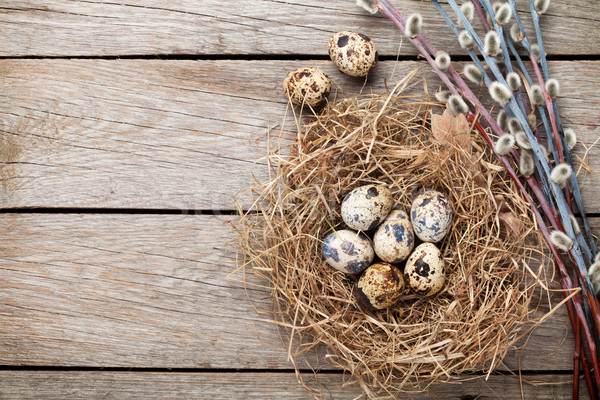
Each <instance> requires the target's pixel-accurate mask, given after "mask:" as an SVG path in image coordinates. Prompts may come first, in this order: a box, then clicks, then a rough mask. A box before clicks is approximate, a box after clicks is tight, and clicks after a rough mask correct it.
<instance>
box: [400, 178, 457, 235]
mask: <svg viewBox="0 0 600 400" xmlns="http://www.w3.org/2000/svg"><path fill="white" fill-rule="evenodd" d="M410 217H411V221H412V226H413V230H414V232H415V234H416V235H417V237H418V238H419V239H421V240H422V241H424V242H432V243H437V242H439V241H440V240H442V239H443V238H444V236H446V233H448V230H449V229H450V225H451V224H452V205H451V204H450V200H448V198H447V197H446V196H445V195H444V194H442V193H440V192H438V191H435V190H425V191H423V192H422V193H421V194H419V195H418V196H417V197H416V198H415V199H414V200H413V202H412V206H411V208H410Z"/></svg>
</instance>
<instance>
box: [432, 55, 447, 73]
mask: <svg viewBox="0 0 600 400" xmlns="http://www.w3.org/2000/svg"><path fill="white" fill-rule="evenodd" d="M435 65H437V67H438V68H439V69H441V70H442V71H446V70H447V69H448V68H449V67H450V55H449V54H448V53H446V52H445V51H438V52H437V54H436V55H435Z"/></svg>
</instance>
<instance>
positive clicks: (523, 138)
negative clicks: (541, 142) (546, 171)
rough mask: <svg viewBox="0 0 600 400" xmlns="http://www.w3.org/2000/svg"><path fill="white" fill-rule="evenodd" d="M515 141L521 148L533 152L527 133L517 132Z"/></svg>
mask: <svg viewBox="0 0 600 400" xmlns="http://www.w3.org/2000/svg"><path fill="white" fill-rule="evenodd" d="M515 140H516V141H517V144H518V145H519V147H520V148H522V149H526V150H531V143H529V139H528V138H527V134H526V133H525V132H523V131H521V132H517V133H516V134H515Z"/></svg>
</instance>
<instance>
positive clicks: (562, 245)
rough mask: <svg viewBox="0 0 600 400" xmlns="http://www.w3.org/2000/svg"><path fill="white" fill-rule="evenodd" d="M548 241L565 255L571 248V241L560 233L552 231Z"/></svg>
mask: <svg viewBox="0 0 600 400" xmlns="http://www.w3.org/2000/svg"><path fill="white" fill-rule="evenodd" d="M550 241H551V242H552V243H553V244H554V245H555V246H556V247H557V248H558V249H559V250H562V251H564V252H565V253H567V252H569V251H570V250H571V249H572V248H573V240H572V239H571V238H570V237H568V236H567V235H566V234H564V233H562V232H561V231H552V233H551V234H550Z"/></svg>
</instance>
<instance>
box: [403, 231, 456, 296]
mask: <svg viewBox="0 0 600 400" xmlns="http://www.w3.org/2000/svg"><path fill="white" fill-rule="evenodd" d="M404 279H405V280H406V284H407V285H408V287H409V288H410V290H412V291H413V292H415V293H418V294H422V295H425V296H429V295H432V294H435V293H437V292H439V291H440V290H441V289H442V287H443V286H444V282H445V281H446V273H445V271H444V259H443V258H442V253H441V252H440V250H439V249H438V248H437V247H436V246H435V244H433V243H422V244H420V245H419V246H417V248H416V249H415V250H414V251H413V252H412V254H411V255H410V257H408V260H407V261H406V265H405V266H404Z"/></svg>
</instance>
